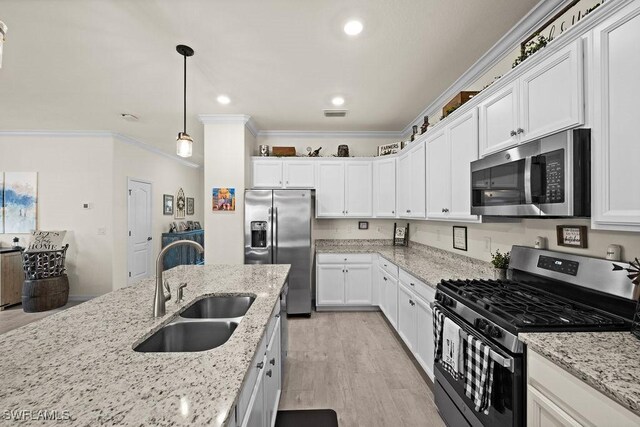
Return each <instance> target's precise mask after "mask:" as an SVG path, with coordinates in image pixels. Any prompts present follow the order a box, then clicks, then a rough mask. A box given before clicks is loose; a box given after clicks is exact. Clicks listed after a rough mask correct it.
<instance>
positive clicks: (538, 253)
mask: <svg viewBox="0 0 640 427" xmlns="http://www.w3.org/2000/svg"><path fill="white" fill-rule="evenodd" d="M616 264H618V265H625V264H624V263H619V262H616ZM508 277H509V280H506V281H500V280H443V281H442V282H441V283H439V284H438V286H437V291H436V302H435V303H434V308H437V309H438V310H439V311H440V312H441V313H443V314H444V316H445V317H447V318H449V319H451V320H452V321H453V322H454V323H455V324H456V325H457V326H459V327H460V330H461V332H460V334H461V335H464V336H465V337H473V338H475V339H476V340H480V341H481V342H482V343H484V344H486V346H487V347H489V349H490V351H489V354H490V363H493V367H492V370H493V375H492V378H493V382H492V383H491V386H490V391H491V393H490V402H489V407H488V409H487V410H486V411H482V412H478V411H476V410H475V408H474V403H473V401H472V400H471V399H470V398H468V397H467V396H466V395H465V375H464V374H462V375H457V376H455V377H454V375H452V374H451V373H450V370H448V369H445V367H444V366H443V362H442V360H439V361H437V362H436V364H435V400H436V405H437V406H438V410H439V411H440V415H441V416H442V417H443V419H444V420H445V422H446V423H447V425H448V426H450V427H454V426H455V427H458V426H523V425H525V419H526V414H525V411H526V395H525V393H526V384H525V381H526V375H525V369H526V352H525V351H524V348H523V344H522V343H521V342H520V341H519V340H518V334H519V333H524V332H560V331H566V332H570V331H620V330H630V329H631V319H632V317H633V312H634V309H635V301H634V300H635V299H637V297H638V295H637V290H636V289H635V287H634V286H633V284H632V283H631V281H630V280H628V278H627V276H626V274H625V273H624V271H622V272H621V271H613V265H612V262H611V261H606V260H602V259H596V258H589V257H584V256H578V255H571V254H566V253H559V252H552V251H544V250H537V249H532V248H527V247H522V246H514V247H513V248H512V251H511V262H510V265H509V272H508ZM463 343H466V341H464V340H463ZM463 353H464V350H463Z"/></svg>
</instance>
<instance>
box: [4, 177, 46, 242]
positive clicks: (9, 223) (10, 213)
mask: <svg viewBox="0 0 640 427" xmlns="http://www.w3.org/2000/svg"><path fill="white" fill-rule="evenodd" d="M3 175H4V179H3ZM0 185H1V188H2V189H1V190H0V192H1V193H0V211H2V212H3V214H4V218H3V217H0V232H4V233H29V232H31V231H33V230H36V229H37V212H38V210H37V201H38V173H37V172H5V173H4V174H3V173H2V172H0ZM0 215H2V214H0ZM2 227H4V230H3V229H2Z"/></svg>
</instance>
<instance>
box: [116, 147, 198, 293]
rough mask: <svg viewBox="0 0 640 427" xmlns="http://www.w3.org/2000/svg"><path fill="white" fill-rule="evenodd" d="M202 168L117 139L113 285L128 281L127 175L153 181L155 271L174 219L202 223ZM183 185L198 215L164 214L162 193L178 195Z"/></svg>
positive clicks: (120, 285) (153, 265) (119, 286)
mask: <svg viewBox="0 0 640 427" xmlns="http://www.w3.org/2000/svg"><path fill="white" fill-rule="evenodd" d="M203 177H204V173H203V169H202V168H193V167H190V166H186V165H184V164H181V163H179V162H178V161H176V160H174V159H170V158H167V157H164V156H161V155H158V154H155V153H152V152H149V151H147V150H142V149H140V148H138V147H137V146H134V145H131V144H128V143H126V142H124V141H122V140H120V139H116V140H114V156H113V236H114V238H113V239H114V240H113V248H114V252H113V272H114V276H113V288H114V289H117V288H121V287H123V286H126V284H127V276H128V266H127V237H128V223H127V222H128V216H127V178H137V179H140V180H143V181H148V182H151V186H152V196H151V204H152V208H151V212H152V219H151V221H152V233H153V235H152V237H153V240H152V244H153V251H152V255H153V261H154V262H153V264H152V274H155V271H154V270H153V269H154V268H155V259H156V257H157V256H158V252H159V251H160V249H161V245H162V239H161V235H162V233H166V232H167V231H169V223H170V222H172V221H188V220H191V221H199V222H200V223H201V224H203V212H204V206H203V198H202V192H203V190H202V188H203V187H202V185H203ZM180 188H182V189H183V191H184V195H185V197H193V198H194V202H195V215H193V216H191V215H187V216H186V217H185V219H180V220H175V219H174V217H173V216H172V215H163V212H162V196H163V194H171V195H173V196H174V197H176V194H177V193H178V189H180Z"/></svg>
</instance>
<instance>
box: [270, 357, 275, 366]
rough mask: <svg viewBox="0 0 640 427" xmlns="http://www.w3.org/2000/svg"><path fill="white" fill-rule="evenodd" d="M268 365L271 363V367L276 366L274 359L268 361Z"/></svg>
mask: <svg viewBox="0 0 640 427" xmlns="http://www.w3.org/2000/svg"><path fill="white" fill-rule="evenodd" d="M269 363H271V365H272V366H275V365H276V358H275V357H274V358H273V359H271V360H269Z"/></svg>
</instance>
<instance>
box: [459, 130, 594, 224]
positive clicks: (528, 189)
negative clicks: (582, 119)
mask: <svg viewBox="0 0 640 427" xmlns="http://www.w3.org/2000/svg"><path fill="white" fill-rule="evenodd" d="M471 213H472V214H474V215H486V216H508V217H534V218H539V217H588V216H590V215H591V132H590V130H589V129H576V130H570V131H565V132H561V133H557V134H554V135H551V136H548V137H545V138H541V139H539V140H535V141H532V142H528V143H526V144H522V145H519V146H517V147H514V148H511V149H509V150H505V151H500V152H498V153H495V154H491V155H488V156H487V157H484V158H482V159H480V160H476V161H474V162H471Z"/></svg>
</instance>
